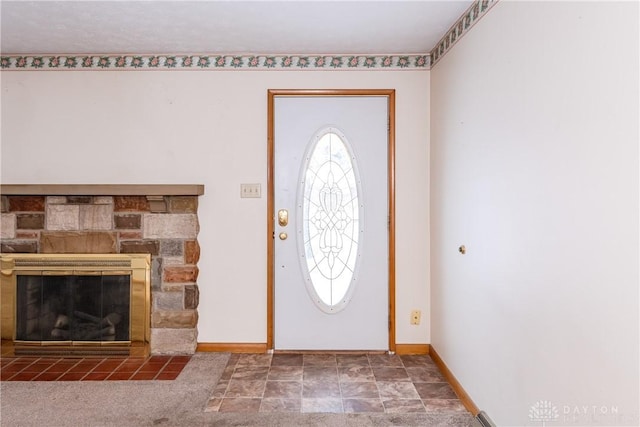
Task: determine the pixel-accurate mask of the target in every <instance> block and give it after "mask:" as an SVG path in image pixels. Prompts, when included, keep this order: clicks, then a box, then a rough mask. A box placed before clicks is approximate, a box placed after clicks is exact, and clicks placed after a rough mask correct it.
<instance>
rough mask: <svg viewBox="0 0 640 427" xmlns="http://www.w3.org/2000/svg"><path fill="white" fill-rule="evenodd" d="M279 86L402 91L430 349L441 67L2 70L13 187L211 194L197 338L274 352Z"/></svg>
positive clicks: (400, 198)
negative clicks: (270, 101)
mask: <svg viewBox="0 0 640 427" xmlns="http://www.w3.org/2000/svg"><path fill="white" fill-rule="evenodd" d="M270 88H272V89H284V88H385V89H386V88H392V89H396V90H397V93H396V102H397V104H396V113H397V129H396V160H397V161H396V167H397V172H396V177H397V187H396V190H397V202H396V203H397V206H396V212H397V248H396V258H397V259H396V265H397V275H396V284H397V300H396V301H397V332H396V334H397V342H398V343H428V342H429V340H430V337H429V331H430V321H429V315H428V310H429V243H428V242H429V173H428V165H429V121H428V117H429V111H428V106H429V72H428V71H425V70H420V71H298V72H292V71H184V70H183V71H89V72H84V71H39V72H32V71H31V72H30V71H9V72H3V73H2V163H1V166H2V171H1V178H2V182H3V183H7V184H28V183H71V184H73V183H86V184H92V183H107V184H118V183H151V184H155V183H158V184H161V183H166V184H173V183H187V184H204V185H205V193H206V194H205V195H204V196H203V197H201V199H200V212H199V216H200V234H199V241H200V244H201V249H202V256H201V260H200V264H199V266H200V277H199V279H198V283H199V285H200V292H201V296H200V306H199V314H200V321H199V330H200V332H199V337H198V341H200V342H239V343H264V342H265V340H266V241H265V238H266V198H265V197H263V198H261V199H240V197H239V193H240V183H261V184H262V189H263V193H264V194H266V154H267V153H266V129H267V110H266V108H267V103H266V94H267V89H270ZM412 309H420V310H422V312H423V317H422V324H421V325H420V326H410V325H409V312H410V310H412Z"/></svg>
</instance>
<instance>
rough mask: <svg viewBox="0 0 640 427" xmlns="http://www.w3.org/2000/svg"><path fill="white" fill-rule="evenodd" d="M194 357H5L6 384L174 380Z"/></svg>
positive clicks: (2, 373)
mask: <svg viewBox="0 0 640 427" xmlns="http://www.w3.org/2000/svg"><path fill="white" fill-rule="evenodd" d="M190 359H191V357H190V356H151V357H148V358H144V357H92V358H85V359H83V358H73V359H72V358H61V357H5V356H3V357H2V359H1V360H0V365H1V366H2V368H1V370H0V380H2V381H110V380H121V381H122V380H174V379H176V378H177V377H178V375H180V372H182V369H183V368H184V367H185V366H186V364H187V363H188V362H189V360H190Z"/></svg>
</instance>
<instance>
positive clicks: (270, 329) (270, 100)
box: [267, 89, 396, 353]
mask: <svg viewBox="0 0 640 427" xmlns="http://www.w3.org/2000/svg"><path fill="white" fill-rule="evenodd" d="M313 96H317V97H339V96H350V97H353V96H386V97H387V102H388V126H387V134H388V147H387V182H388V189H387V191H388V194H387V197H388V212H387V214H388V219H389V224H388V225H389V226H388V232H389V236H388V245H389V248H388V253H389V265H388V270H389V271H388V274H389V286H388V287H389V313H388V316H389V317H388V318H389V351H390V352H392V353H395V351H396V334H395V331H396V327H395V324H396V279H395V278H396V268H395V267H396V256H395V254H396V253H395V246H396V245H395V242H396V239H395V236H396V226H395V224H396V221H395V211H396V207H395V206H396V203H395V200H396V199H395V118H396V113H395V106H396V101H395V97H396V91H395V89H269V90H268V91H267V350H273V349H274V345H275V343H274V334H275V329H274V328H275V276H274V273H275V269H274V259H275V246H274V245H275V226H274V221H275V218H274V168H275V163H274V160H275V157H274V118H275V111H274V108H275V98H276V97H313ZM327 350H329V349H327Z"/></svg>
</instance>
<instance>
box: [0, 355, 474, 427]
mask: <svg viewBox="0 0 640 427" xmlns="http://www.w3.org/2000/svg"><path fill="white" fill-rule="evenodd" d="M228 358H229V354H227V353H197V354H195V355H194V356H193V358H192V359H191V361H190V362H189V364H188V365H187V366H186V367H185V369H184V371H183V372H182V373H181V374H180V376H179V377H178V379H176V380H175V381H103V382H93V381H87V382H82V381H76V382H13V381H11V382H3V383H2V384H1V385H0V403H1V406H0V409H1V411H0V425H1V426H7V427H9V426H11V427H14V426H16V427H18V426H39V427H40V426H48V427H63V426H73V427H78V426H161V427H165V426H332V427H333V426H335V427H340V426H354V427H355V426H357V427H360V426H473V427H477V426H478V425H479V424H478V423H477V422H476V421H475V420H474V418H473V417H472V416H471V415H470V414H443V415H432V414H290V413H276V414H273V413H269V414H260V413H258V414H239V413H218V412H204V408H205V406H206V404H207V402H208V400H209V397H210V395H211V392H212V390H213V388H214V387H215V385H216V383H217V381H218V378H219V377H220V375H221V374H222V371H223V370H224V368H225V366H226V364H227V360H228Z"/></svg>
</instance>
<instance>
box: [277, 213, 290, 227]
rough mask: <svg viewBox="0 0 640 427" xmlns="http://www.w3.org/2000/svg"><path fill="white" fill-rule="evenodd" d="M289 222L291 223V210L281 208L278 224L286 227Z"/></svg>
mask: <svg viewBox="0 0 640 427" xmlns="http://www.w3.org/2000/svg"><path fill="white" fill-rule="evenodd" d="M287 224H289V212H288V211H287V210H286V209H280V210H279V211H278V225H279V226H280V227H286V226H287Z"/></svg>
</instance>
